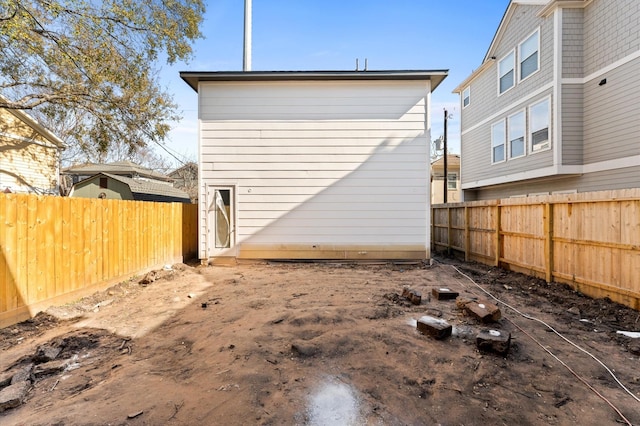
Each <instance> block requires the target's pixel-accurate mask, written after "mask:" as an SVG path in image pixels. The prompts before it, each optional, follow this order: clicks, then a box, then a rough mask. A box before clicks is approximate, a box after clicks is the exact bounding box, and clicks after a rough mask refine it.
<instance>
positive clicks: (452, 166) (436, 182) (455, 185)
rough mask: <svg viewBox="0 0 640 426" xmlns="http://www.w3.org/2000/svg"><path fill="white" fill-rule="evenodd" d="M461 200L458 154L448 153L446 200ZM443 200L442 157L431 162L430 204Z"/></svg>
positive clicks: (451, 201)
mask: <svg viewBox="0 0 640 426" xmlns="http://www.w3.org/2000/svg"><path fill="white" fill-rule="evenodd" d="M460 201H462V190H461V189H460V156H459V155H457V154H449V155H448V156H447V202H448V203H459V202H460ZM443 202H444V157H441V158H439V159H437V160H435V161H433V162H432V163H431V204H440V203H443Z"/></svg>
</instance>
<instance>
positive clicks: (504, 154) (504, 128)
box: [491, 118, 507, 164]
mask: <svg viewBox="0 0 640 426" xmlns="http://www.w3.org/2000/svg"><path fill="white" fill-rule="evenodd" d="M498 125H501V126H502V132H503V139H502V143H499V144H496V143H495V140H494V139H493V136H494V133H493V129H494V128H495V127H496V126H498ZM506 139H507V126H506V120H505V119H504V118H503V119H502V120H500V121H496V122H495V123H493V124H492V125H491V164H499V163H504V162H505V161H507V140H506ZM500 145H502V157H503V158H502V159H501V160H498V161H495V156H494V149H495V148H497V147H499V146H500Z"/></svg>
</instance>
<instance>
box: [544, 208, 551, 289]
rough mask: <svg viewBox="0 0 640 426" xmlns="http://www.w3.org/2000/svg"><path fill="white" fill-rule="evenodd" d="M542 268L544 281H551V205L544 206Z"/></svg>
mask: <svg viewBox="0 0 640 426" xmlns="http://www.w3.org/2000/svg"><path fill="white" fill-rule="evenodd" d="M544 267H545V279H546V281H547V282H548V283H550V282H551V281H553V204H551V203H545V205H544Z"/></svg>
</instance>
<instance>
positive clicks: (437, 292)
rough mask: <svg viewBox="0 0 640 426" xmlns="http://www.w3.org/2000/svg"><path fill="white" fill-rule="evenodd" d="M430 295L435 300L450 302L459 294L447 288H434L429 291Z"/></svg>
mask: <svg viewBox="0 0 640 426" xmlns="http://www.w3.org/2000/svg"><path fill="white" fill-rule="evenodd" d="M431 294H432V295H433V297H435V298H436V299H437V300H451V299H455V298H457V297H458V296H459V295H460V293H458V292H457V291H453V290H451V289H448V288H434V289H432V290H431Z"/></svg>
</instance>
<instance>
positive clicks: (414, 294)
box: [402, 287, 422, 305]
mask: <svg viewBox="0 0 640 426" xmlns="http://www.w3.org/2000/svg"><path fill="white" fill-rule="evenodd" d="M402 297H404V298H405V299H407V300H408V301H410V302H411V303H412V304H414V305H419V304H420V303H422V294H421V293H420V292H419V291H415V290H411V289H409V288H406V287H405V288H404V289H403V290H402Z"/></svg>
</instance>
